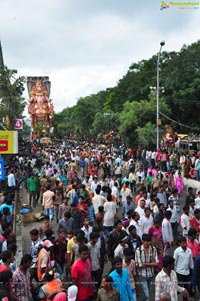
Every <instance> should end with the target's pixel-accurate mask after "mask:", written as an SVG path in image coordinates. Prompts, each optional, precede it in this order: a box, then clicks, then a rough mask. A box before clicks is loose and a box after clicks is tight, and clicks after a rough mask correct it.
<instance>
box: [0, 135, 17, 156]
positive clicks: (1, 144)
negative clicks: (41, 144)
mask: <svg viewBox="0 0 200 301" xmlns="http://www.w3.org/2000/svg"><path fill="white" fill-rule="evenodd" d="M17 153H18V132H17V131H0V154H17Z"/></svg>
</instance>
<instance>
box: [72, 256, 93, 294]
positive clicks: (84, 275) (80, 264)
mask: <svg viewBox="0 0 200 301" xmlns="http://www.w3.org/2000/svg"><path fill="white" fill-rule="evenodd" d="M91 271H92V265H91V262H90V260H89V259H87V260H86V261H82V260H80V259H77V260H76V261H75V262H74V264H73V265H72V269H71V277H72V278H75V279H77V286H78V295H77V299H78V300H85V299H87V298H88V297H90V296H92V295H93V287H92V284H91V282H92V277H91Z"/></svg>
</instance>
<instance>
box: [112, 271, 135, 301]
mask: <svg viewBox="0 0 200 301" xmlns="http://www.w3.org/2000/svg"><path fill="white" fill-rule="evenodd" d="M109 276H111V277H112V279H113V283H112V286H113V287H115V288H116V289H117V290H118V291H119V293H120V301H134V300H133V292H132V290H131V284H130V277H129V274H128V271H127V270H126V269H122V274H121V275H120V274H118V273H117V271H116V270H114V271H113V272H112V273H110V275H109Z"/></svg>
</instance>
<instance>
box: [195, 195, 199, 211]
mask: <svg viewBox="0 0 200 301" xmlns="http://www.w3.org/2000/svg"><path fill="white" fill-rule="evenodd" d="M195 208H197V209H199V208H200V197H199V196H198V197H197V198H196V199H195Z"/></svg>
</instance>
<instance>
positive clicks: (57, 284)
mask: <svg viewBox="0 0 200 301" xmlns="http://www.w3.org/2000/svg"><path fill="white" fill-rule="evenodd" d="M45 280H46V283H45V284H43V285H42V287H41V288H40V290H39V298H40V299H42V300H45V301H48V300H53V301H65V300H66V297H67V296H66V289H65V288H64V286H63V284H62V281H61V280H60V279H59V278H57V277H56V275H55V272H54V270H53V269H52V268H48V269H47V270H46V272H45Z"/></svg>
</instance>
